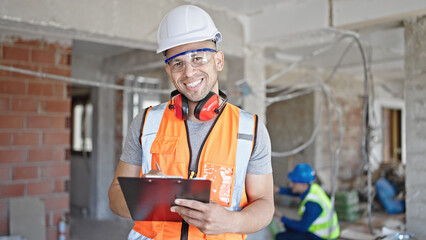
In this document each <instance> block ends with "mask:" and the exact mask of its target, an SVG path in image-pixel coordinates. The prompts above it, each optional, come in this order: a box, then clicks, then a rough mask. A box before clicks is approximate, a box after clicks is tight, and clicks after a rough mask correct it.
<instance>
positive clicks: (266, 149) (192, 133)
mask: <svg viewBox="0 0 426 240" xmlns="http://www.w3.org/2000/svg"><path fill="white" fill-rule="evenodd" d="M142 117H143V111H142V112H140V113H139V114H138V115H137V116H136V117H135V118H134V119H133V121H132V123H131V124H130V128H129V131H128V133H127V137H126V141H125V143H124V147H123V153H122V154H121V158H120V160H121V161H123V162H126V163H130V164H133V165H138V166H142V147H141V143H140V132H141V129H140V128H141V124H142ZM213 122H214V121H210V122H203V123H196V122H193V121H190V120H188V121H187V123H188V131H189V139H190V144H191V149H192V158H193V159H192V161H191V162H192V163H193V164H195V163H196V160H195V158H197V155H198V152H199V150H200V147H201V144H202V142H203V140H204V138H205V137H206V135H207V133H208V131H209V129H210V127H211V125H212V124H213ZM145 124H149V123H145ZM256 138H257V139H256V145H255V147H254V150H253V153H252V155H251V157H250V161H249V164H248V167H247V173H248V174H256V175H263V174H268V173H271V172H272V165H271V141H270V139H269V134H268V130H267V129H266V127H265V124H263V122H261V121H258V127H257V136H256Z"/></svg>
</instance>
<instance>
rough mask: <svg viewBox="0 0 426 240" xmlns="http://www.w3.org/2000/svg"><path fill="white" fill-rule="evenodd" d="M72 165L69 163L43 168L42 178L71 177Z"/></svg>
mask: <svg viewBox="0 0 426 240" xmlns="http://www.w3.org/2000/svg"><path fill="white" fill-rule="evenodd" d="M69 176H70V165H69V163H68V162H67V163H61V164H54V165H48V166H44V167H43V173H42V177H69Z"/></svg>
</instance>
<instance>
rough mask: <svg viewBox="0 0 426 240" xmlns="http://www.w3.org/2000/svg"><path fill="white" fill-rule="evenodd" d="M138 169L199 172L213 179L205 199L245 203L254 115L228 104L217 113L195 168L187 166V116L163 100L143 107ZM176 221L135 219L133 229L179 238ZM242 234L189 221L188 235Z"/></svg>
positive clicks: (234, 205) (159, 239)
mask: <svg viewBox="0 0 426 240" xmlns="http://www.w3.org/2000/svg"><path fill="white" fill-rule="evenodd" d="M141 129H142V133H141V145H142V170H141V173H140V175H141V176H142V175H143V174H144V173H147V172H149V171H150V170H151V169H156V167H155V166H156V163H158V164H159V166H160V168H161V170H162V171H163V172H164V174H166V175H179V176H182V177H183V178H185V179H187V178H193V177H200V178H206V179H210V180H211V181H212V185H211V193H210V199H211V200H214V201H215V202H216V203H218V204H220V205H222V206H224V207H225V208H226V209H228V210H231V211H240V210H241V209H242V208H243V207H245V206H247V205H248V200H247V196H246V192H245V176H246V171H247V166H248V162H249V159H250V156H251V153H252V150H253V148H254V145H255V139H256V138H255V136H256V131H257V116H256V115H252V114H250V113H248V112H246V111H244V110H242V109H239V108H237V107H235V106H233V105H232V104H229V103H228V104H227V105H226V106H225V108H223V110H222V112H221V113H220V114H219V116H218V117H217V118H216V120H215V122H214V123H213V125H212V128H211V129H210V131H209V133H208V135H207V137H206V139H205V140H204V142H203V144H202V145H201V149H200V152H199V154H198V157H197V162H198V164H197V169H190V161H191V154H192V153H191V150H190V144H189V137H188V134H187V131H188V126H187V123H186V121H183V120H180V119H178V118H177V117H176V116H175V115H174V112H173V110H170V109H169V107H168V103H162V104H160V105H157V106H155V107H152V108H148V109H146V110H145V114H144V117H143V120H142V128H141ZM181 227H182V223H181V222H163V221H136V222H135V226H134V228H133V230H134V231H136V232H138V233H140V234H142V235H143V236H145V237H148V238H150V239H155V240H163V239H164V240H179V239H181V236H180V235H181V234H180V233H181ZM246 237H247V235H244V234H234V233H224V234H220V235H206V234H204V233H202V232H201V231H200V230H198V229H197V228H196V227H194V226H189V229H188V239H189V240H198V239H211V240H214V239H217V240H219V239H221V240H223V239H226V240H234V239H239V240H241V239H245V238H246Z"/></svg>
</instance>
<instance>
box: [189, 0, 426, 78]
mask: <svg viewBox="0 0 426 240" xmlns="http://www.w3.org/2000/svg"><path fill="white" fill-rule="evenodd" d="M188 2H190V3H197V4H199V5H203V6H206V7H210V8H212V9H217V10H225V11H228V12H230V13H231V14H235V15H236V16H239V17H240V18H243V19H244V18H245V22H247V23H248V27H246V28H247V31H248V33H247V34H246V35H247V36H248V37H247V38H248V40H247V42H249V43H253V44H259V45H263V46H264V47H265V48H267V49H269V50H268V54H267V57H268V58H270V59H272V60H278V61H283V62H288V63H291V62H294V61H301V63H302V64H304V65H307V66H311V67H320V68H333V67H334V66H335V65H336V64H337V63H338V62H339V61H340V59H341V58H342V55H343V54H345V51H347V53H346V55H345V56H344V58H343V59H342V60H341V69H340V70H341V71H346V72H350V73H362V58H361V55H360V51H359V48H358V46H357V44H356V43H355V44H353V43H354V39H353V38H351V37H346V38H345V39H343V40H341V38H342V37H343V38H344V36H345V34H346V33H347V32H349V33H350V34H354V35H355V36H357V37H358V38H359V39H360V40H361V42H362V43H363V47H364V50H365V52H366V60H367V61H368V63H369V64H370V68H371V69H372V71H373V73H374V75H375V76H376V77H378V78H384V79H389V78H391V79H402V78H404V56H405V51H404V48H405V47H404V46H405V45H404V28H403V20H406V19H410V18H413V17H416V16H422V15H425V14H426V1H424V0H406V1H400V0H368V1H360V0H316V1H309V0H264V1H258V0H234V1H227V0H216V1H210V0H197V1H191V0H188ZM336 41H338V42H337V43H336ZM330 44H332V45H333V48H331V49H330V50H329V51H326V52H324V53H323V54H321V55H319V56H318V57H312V58H310V60H309V61H304V60H303V59H306V58H307V57H309V55H311V54H312V53H313V51H318V50H321V49H324V48H326V47H327V45H330ZM348 45H351V47H350V48H349V49H347V50H346V48H347V47H348Z"/></svg>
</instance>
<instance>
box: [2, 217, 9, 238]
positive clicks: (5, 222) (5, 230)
mask: <svg viewBox="0 0 426 240" xmlns="http://www.w3.org/2000/svg"><path fill="white" fill-rule="evenodd" d="M6 235H9V220H8V219H6V218H1V219H0V236H6Z"/></svg>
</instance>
